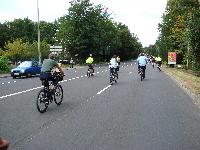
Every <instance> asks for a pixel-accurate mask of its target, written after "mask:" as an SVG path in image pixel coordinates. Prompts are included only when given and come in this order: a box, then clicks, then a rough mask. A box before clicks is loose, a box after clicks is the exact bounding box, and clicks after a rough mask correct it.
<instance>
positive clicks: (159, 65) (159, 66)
mask: <svg viewBox="0 0 200 150" xmlns="http://www.w3.org/2000/svg"><path fill="white" fill-rule="evenodd" d="M157 68H158V70H159V72H161V64H158V65H157Z"/></svg>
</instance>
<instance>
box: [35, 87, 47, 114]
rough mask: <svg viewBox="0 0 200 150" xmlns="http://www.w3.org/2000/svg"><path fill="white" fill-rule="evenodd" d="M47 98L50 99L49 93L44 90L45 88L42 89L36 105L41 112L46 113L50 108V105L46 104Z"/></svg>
mask: <svg viewBox="0 0 200 150" xmlns="http://www.w3.org/2000/svg"><path fill="white" fill-rule="evenodd" d="M47 100H48V98H47V93H46V92H45V91H44V89H42V90H40V91H39V93H38V96H37V100H36V106H37V109H38V111H39V112H40V113H44V112H45V111H46V110H47V108H48V105H47V104H46V101H47Z"/></svg>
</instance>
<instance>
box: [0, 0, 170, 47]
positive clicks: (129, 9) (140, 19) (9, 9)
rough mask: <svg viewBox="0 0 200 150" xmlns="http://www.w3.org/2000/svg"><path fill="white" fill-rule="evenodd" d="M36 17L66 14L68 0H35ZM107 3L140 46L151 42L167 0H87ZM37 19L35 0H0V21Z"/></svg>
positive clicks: (116, 18) (48, 18) (51, 19)
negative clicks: (134, 36)
mask: <svg viewBox="0 0 200 150" xmlns="http://www.w3.org/2000/svg"><path fill="white" fill-rule="evenodd" d="M38 1H39V11H40V20H44V21H48V22H53V21H54V20H55V19H58V18H59V17H61V16H63V15H64V14H67V12H68V8H69V7H70V4H69V1H71V0H38ZM91 2H93V3H94V4H95V5H97V4H102V5H104V6H105V7H108V12H110V13H112V18H114V20H115V21H116V22H122V23H123V24H126V25H127V26H128V27H129V29H130V31H131V32H132V33H135V34H136V35H137V37H138V38H139V41H140V42H141V43H142V45H143V46H149V45H150V44H154V43H155V41H156V39H157V37H158V34H159V33H158V30H157V27H158V23H160V22H161V21H162V18H161V17H162V15H163V13H164V11H165V7H166V4H167V0H91ZM26 17H28V18H29V19H31V20H33V21H37V0H0V22H1V23H4V22H5V21H13V20H14V18H17V19H18V18H21V19H23V18H26Z"/></svg>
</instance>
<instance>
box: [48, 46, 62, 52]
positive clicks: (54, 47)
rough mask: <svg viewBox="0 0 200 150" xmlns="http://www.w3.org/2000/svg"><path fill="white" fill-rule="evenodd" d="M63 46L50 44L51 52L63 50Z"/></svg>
mask: <svg viewBox="0 0 200 150" xmlns="http://www.w3.org/2000/svg"><path fill="white" fill-rule="evenodd" d="M62 50H63V49H62V46H54V45H53V46H50V51H51V52H62Z"/></svg>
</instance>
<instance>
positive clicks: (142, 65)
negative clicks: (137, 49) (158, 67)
mask: <svg viewBox="0 0 200 150" xmlns="http://www.w3.org/2000/svg"><path fill="white" fill-rule="evenodd" d="M137 62H138V73H139V69H140V68H142V70H143V73H144V74H143V78H145V70H146V64H147V62H148V60H147V57H146V56H145V55H144V53H141V54H140V55H139V57H138V58H137Z"/></svg>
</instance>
